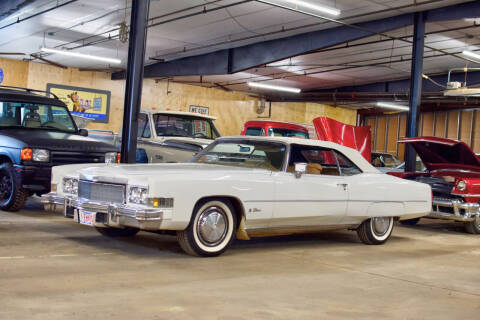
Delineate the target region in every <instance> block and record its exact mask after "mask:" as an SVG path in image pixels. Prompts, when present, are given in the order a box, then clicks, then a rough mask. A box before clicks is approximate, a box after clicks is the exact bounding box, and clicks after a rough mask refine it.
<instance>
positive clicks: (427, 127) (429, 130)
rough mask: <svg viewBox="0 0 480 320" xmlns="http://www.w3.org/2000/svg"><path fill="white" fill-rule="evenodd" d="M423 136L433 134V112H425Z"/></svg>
mask: <svg viewBox="0 0 480 320" xmlns="http://www.w3.org/2000/svg"><path fill="white" fill-rule="evenodd" d="M419 134H420V135H422V136H433V135H434V133H433V112H426V113H423V132H421V133H419Z"/></svg>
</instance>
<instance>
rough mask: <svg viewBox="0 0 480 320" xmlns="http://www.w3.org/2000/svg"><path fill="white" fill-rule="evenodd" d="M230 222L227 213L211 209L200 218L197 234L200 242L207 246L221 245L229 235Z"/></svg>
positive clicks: (216, 208) (214, 208) (218, 209)
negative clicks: (227, 234)
mask: <svg viewBox="0 0 480 320" xmlns="http://www.w3.org/2000/svg"><path fill="white" fill-rule="evenodd" d="M227 227H228V221H227V217H226V215H225V212H224V211H223V210H222V209H220V208H218V207H210V208H207V209H206V210H205V211H203V212H202V213H201V215H200V217H199V218H198V222H197V234H198V235H199V238H200V241H201V242H202V243H203V244H205V245H207V246H210V247H212V246H216V245H217V244H219V243H221V242H222V241H223V239H224V238H225V235H226V233H227V229H228V228H227Z"/></svg>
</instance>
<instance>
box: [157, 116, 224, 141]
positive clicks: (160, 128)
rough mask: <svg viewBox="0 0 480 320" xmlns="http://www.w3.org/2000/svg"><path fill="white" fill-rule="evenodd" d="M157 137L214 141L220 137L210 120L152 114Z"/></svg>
mask: <svg viewBox="0 0 480 320" xmlns="http://www.w3.org/2000/svg"><path fill="white" fill-rule="evenodd" d="M153 122H154V125H155V131H156V133H157V136H159V137H162V136H169V137H189V138H202V139H212V140H213V139H216V138H218V137H219V136H220V135H219V134H218V131H217V129H216V128H215V126H214V125H213V122H212V120H210V119H205V118H197V117H194V116H184V115H176V114H160V113H157V114H154V115H153Z"/></svg>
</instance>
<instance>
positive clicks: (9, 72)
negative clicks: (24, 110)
mask: <svg viewBox="0 0 480 320" xmlns="http://www.w3.org/2000/svg"><path fill="white" fill-rule="evenodd" d="M0 68H2V69H3V82H2V85H3V86H13V87H23V88H25V87H26V86H27V79H28V62H26V61H21V60H13V59H3V58H0Z"/></svg>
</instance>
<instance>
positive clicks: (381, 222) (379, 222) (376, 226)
mask: <svg viewBox="0 0 480 320" xmlns="http://www.w3.org/2000/svg"><path fill="white" fill-rule="evenodd" d="M372 227H373V232H375V234H376V235H378V236H383V235H384V234H385V233H387V231H388V228H389V227H390V218H389V217H378V218H372Z"/></svg>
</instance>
